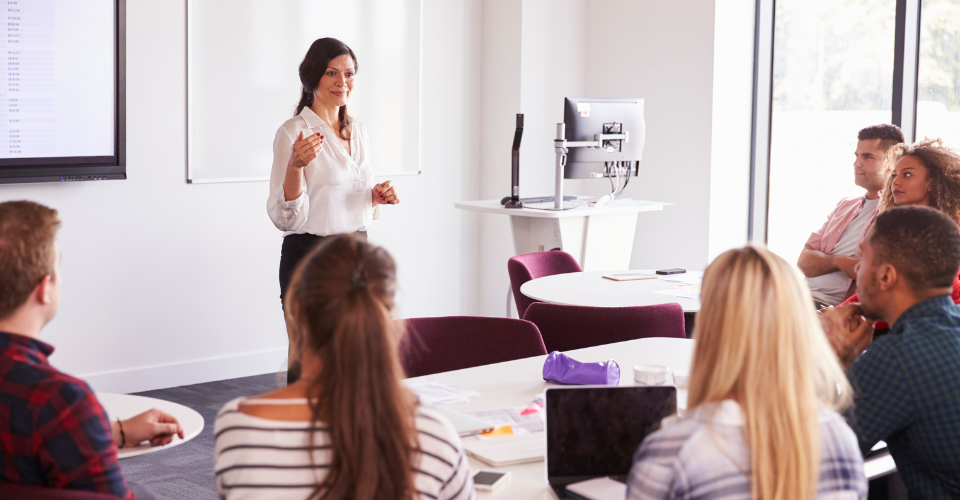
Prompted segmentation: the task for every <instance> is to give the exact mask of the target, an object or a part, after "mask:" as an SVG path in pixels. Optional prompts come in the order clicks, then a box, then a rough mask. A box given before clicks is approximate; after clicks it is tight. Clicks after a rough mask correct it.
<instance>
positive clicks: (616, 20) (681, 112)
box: [586, 0, 714, 269]
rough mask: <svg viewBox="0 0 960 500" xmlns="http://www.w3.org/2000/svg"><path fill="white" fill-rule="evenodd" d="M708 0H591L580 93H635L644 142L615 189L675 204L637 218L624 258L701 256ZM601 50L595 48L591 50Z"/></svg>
mask: <svg viewBox="0 0 960 500" xmlns="http://www.w3.org/2000/svg"><path fill="white" fill-rule="evenodd" d="M713 5H714V0H675V1H672V2H659V1H651V0H642V1H637V0H591V1H590V3H589V8H588V9H587V34H588V36H587V53H588V54H591V55H594V54H596V56H595V57H590V58H588V60H587V71H586V91H587V93H588V94H590V96H596V97H643V98H644V100H645V101H644V115H645V118H646V122H647V140H646V145H645V147H644V151H643V160H642V162H641V163H640V173H639V176H638V177H637V178H635V179H633V180H632V181H630V185H629V186H628V187H627V189H626V191H625V194H624V196H628V197H633V198H637V199H643V200H655V201H662V202H669V203H675V205H673V206H668V207H666V208H664V210H663V211H662V212H649V213H642V214H640V217H639V218H638V221H637V233H636V240H635V243H634V250H633V259H631V266H632V267H634V268H655V269H656V268H665V267H682V268H687V269H703V268H704V266H705V265H706V264H707V236H708V228H709V226H708V222H709V215H708V213H709V206H710V205H709V196H710V143H711V133H712V118H711V113H712V105H713V29H714V16H713ZM601 54H604V55H601Z"/></svg>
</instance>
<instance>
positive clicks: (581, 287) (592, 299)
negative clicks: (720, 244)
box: [520, 269, 703, 313]
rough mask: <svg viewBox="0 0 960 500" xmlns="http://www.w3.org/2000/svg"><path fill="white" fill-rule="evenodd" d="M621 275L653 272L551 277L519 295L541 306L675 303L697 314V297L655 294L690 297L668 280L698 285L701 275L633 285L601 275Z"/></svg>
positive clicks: (534, 282) (673, 276) (523, 288)
mask: <svg viewBox="0 0 960 500" xmlns="http://www.w3.org/2000/svg"><path fill="white" fill-rule="evenodd" d="M622 273H644V274H651V275H652V274H654V273H655V271H654V270H652V269H640V270H631V271H601V272H581V273H567V274H554V275H553V276H544V277H543V278H537V279H535V280H530V281H528V282H526V283H524V284H523V286H521V287H520V292H521V293H523V294H524V295H526V296H527V297H530V298H531V299H536V300H539V301H542V302H549V303H551V304H564V305H569V306H591V307H633V306H652V305H657V304H671V303H677V304H680V306H681V307H683V312H688V313H695V312H699V311H700V298H699V293H697V294H696V296H697V298H685V297H680V296H676V295H663V294H659V293H655V292H661V291H673V292H671V293H683V292H686V293H690V292H693V291H694V290H691V289H689V288H687V289H684V288H677V287H678V286H683V285H684V283H677V282H675V281H674V282H671V281H667V280H684V281H688V282H690V283H693V282H697V281H698V280H699V278H701V277H702V276H703V272H701V271H689V272H687V273H685V274H671V275H665V276H659V277H658V278H657V279H647V280H635V281H613V280H608V279H606V278H604V277H603V275H605V274H606V275H610V274H622Z"/></svg>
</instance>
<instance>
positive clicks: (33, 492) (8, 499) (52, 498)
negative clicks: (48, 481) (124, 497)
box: [0, 483, 117, 500]
mask: <svg viewBox="0 0 960 500" xmlns="http://www.w3.org/2000/svg"><path fill="white" fill-rule="evenodd" d="M0 498H2V499H3V500H117V497H115V496H113V495H110V494H107V493H92V492H89V491H79V490H62V489H56V488H46V487H43V486H26V485H23V484H9V483H0Z"/></svg>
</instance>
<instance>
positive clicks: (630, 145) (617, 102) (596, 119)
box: [563, 97, 647, 179]
mask: <svg viewBox="0 0 960 500" xmlns="http://www.w3.org/2000/svg"><path fill="white" fill-rule="evenodd" d="M563 122H564V124H565V125H566V139H567V140H568V141H592V140H594V136H595V135H596V134H621V133H624V132H626V133H628V134H629V139H628V140H626V141H619V140H614V141H604V146H605V147H604V148H570V150H569V152H568V153H567V164H566V167H565V168H564V178H566V179H590V178H596V177H613V176H615V175H616V174H615V173H614V172H613V169H612V168H609V167H610V166H611V165H610V163H611V162H622V163H621V165H620V166H621V167H624V166H626V165H627V164H628V162H632V164H630V167H631V171H632V172H631V173H632V174H633V175H634V176H636V175H637V173H638V171H639V165H640V160H641V158H642V157H643V145H644V142H645V141H646V135H647V126H646V123H645V122H644V119H643V99H634V98H622V99H602V98H595V97H567V98H566V99H565V101H564V106H563ZM605 167H607V168H605ZM621 171H623V169H621Z"/></svg>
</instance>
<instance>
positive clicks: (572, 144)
mask: <svg viewBox="0 0 960 500" xmlns="http://www.w3.org/2000/svg"><path fill="white" fill-rule="evenodd" d="M611 140H622V141H624V142H627V141H629V140H630V133H629V132H624V133H622V134H594V136H593V140H592V141H568V140H567V138H566V125H565V124H563V123H558V124H557V138H556V139H554V141H553V150H554V151H556V153H557V179H556V185H555V186H554V193H553V194H554V198H553V209H554V210H564V208H563V167H565V166H566V164H567V152H568V150H567V148H603V147H604V144H603V143H604V141H611Z"/></svg>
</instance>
